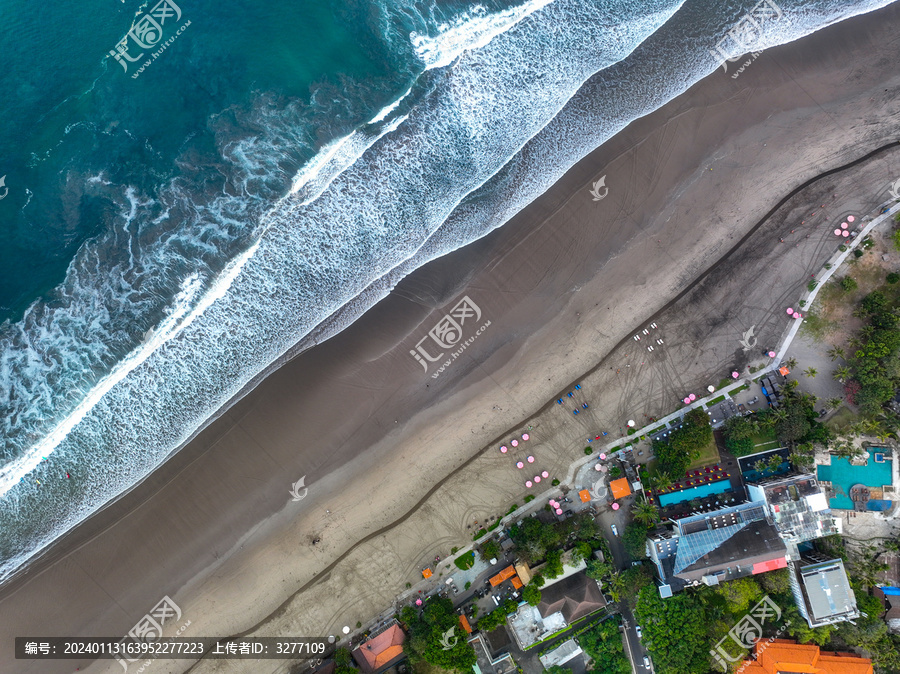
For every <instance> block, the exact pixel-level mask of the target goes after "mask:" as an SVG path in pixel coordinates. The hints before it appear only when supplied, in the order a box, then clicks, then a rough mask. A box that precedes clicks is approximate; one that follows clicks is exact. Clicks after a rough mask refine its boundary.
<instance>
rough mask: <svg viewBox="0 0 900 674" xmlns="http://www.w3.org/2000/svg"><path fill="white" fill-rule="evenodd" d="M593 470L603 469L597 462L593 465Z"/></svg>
mask: <svg viewBox="0 0 900 674" xmlns="http://www.w3.org/2000/svg"><path fill="white" fill-rule="evenodd" d="M594 470H603V466H601V465H600V464H599V463H598V464H595V465H594Z"/></svg>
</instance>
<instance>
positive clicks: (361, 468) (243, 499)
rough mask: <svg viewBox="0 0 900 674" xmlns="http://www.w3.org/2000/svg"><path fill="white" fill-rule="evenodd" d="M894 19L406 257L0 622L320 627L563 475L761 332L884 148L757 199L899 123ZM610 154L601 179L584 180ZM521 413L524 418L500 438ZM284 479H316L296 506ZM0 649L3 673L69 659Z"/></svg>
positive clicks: (782, 64) (779, 58)
mask: <svg viewBox="0 0 900 674" xmlns="http://www.w3.org/2000/svg"><path fill="white" fill-rule="evenodd" d="M897 18H900V9H896V8H887V9H886V10H882V11H880V12H878V13H877V14H874V15H870V16H864V17H859V18H857V19H854V20H851V21H847V22H844V23H842V24H839V25H838V26H835V27H832V28H830V29H827V30H824V31H821V32H820V33H818V34H816V35H813V36H810V37H809V38H806V39H804V40H802V41H800V42H797V43H794V44H791V45H786V46H785V47H783V48H778V49H773V50H769V51H767V52H766V53H765V54H764V55H763V56H762V57H760V58H759V59H758V60H757V61H756V62H754V64H753V66H752V67H751V68H749V69H748V70H747V71H746V72H745V73H743V74H742V75H741V78H740V79H739V80H737V81H733V80H731V79H730V78H728V77H727V76H725V75H723V74H722V73H714V74H713V75H712V76H711V77H710V78H708V79H707V80H705V81H703V82H701V83H699V84H698V85H697V86H695V87H694V88H692V89H691V90H690V91H689V92H687V93H686V94H685V95H684V96H681V97H679V98H678V99H676V100H675V101H673V102H672V103H670V104H669V105H667V106H665V107H664V108H663V109H661V110H659V111H657V112H656V113H654V114H652V115H649V116H648V117H646V118H644V119H642V120H639V121H638V122H635V123H634V124H632V125H631V126H629V127H628V128H627V129H626V130H625V131H623V132H622V133H621V134H619V135H618V136H617V137H616V138H614V139H613V140H611V141H610V142H609V143H607V144H606V145H604V146H602V147H601V148H599V149H598V150H597V151H595V152H594V153H593V154H592V155H590V156H589V157H587V158H586V159H585V160H584V161H582V162H580V163H579V164H578V165H577V166H576V167H574V168H573V169H572V171H570V172H569V173H568V174H567V175H566V176H565V177H564V178H563V179H562V180H561V181H560V182H559V183H557V185H555V186H554V187H553V188H552V189H551V190H550V191H548V193H547V194H545V195H544V196H542V197H541V198H540V199H539V200H538V201H537V202H536V203H535V204H534V205H533V207H531V208H529V209H526V211H524V212H523V213H522V214H520V216H518V217H517V218H515V220H514V221H513V222H511V223H508V225H507V226H505V227H504V228H502V229H501V230H499V231H497V232H495V233H494V234H492V235H491V236H489V237H486V238H485V239H483V240H482V241H480V242H477V243H476V244H473V245H472V246H469V247H467V248H465V249H462V250H460V251H457V252H456V253H454V254H452V255H449V256H447V257H446V258H444V259H442V260H438V261H435V262H434V263H432V264H430V265H428V266H426V267H425V268H423V269H421V270H419V271H418V272H416V273H415V274H413V275H411V276H410V277H409V278H408V279H406V280H405V281H404V282H403V283H401V284H400V286H398V288H397V289H396V291H395V292H394V293H392V295H391V296H390V297H389V298H387V299H386V300H385V301H383V302H382V303H381V304H379V305H378V306H377V307H375V308H374V309H373V310H372V311H370V312H368V313H367V314H366V315H365V316H364V317H363V318H362V319H361V320H359V321H358V322H357V323H356V324H354V325H353V326H352V327H351V328H349V329H348V330H346V331H345V332H343V333H342V334H341V335H339V336H337V337H335V338H334V339H332V340H330V341H328V342H326V343H325V344H323V345H320V346H319V347H317V348H316V349H314V350H312V351H310V352H307V353H306V354H303V355H302V356H300V357H298V358H297V359H295V360H294V361H292V362H291V363H290V364H289V365H287V366H285V367H284V368H282V369H281V370H279V371H278V372H276V373H274V374H273V375H272V376H270V377H269V378H268V379H267V380H266V381H265V382H264V383H263V384H262V385H261V386H260V387H259V388H258V389H257V390H256V391H254V392H253V393H252V394H251V395H249V396H248V397H247V398H245V399H244V400H242V401H241V402H240V403H239V404H238V405H236V406H235V407H233V408H232V409H231V410H230V411H229V412H228V413H227V414H226V415H224V416H223V417H222V418H221V419H219V420H218V421H217V422H216V423H214V424H213V425H211V426H210V427H209V428H208V429H207V430H206V431H204V432H203V433H202V434H201V435H200V436H198V438H197V439H196V440H195V441H194V442H192V443H191V444H190V445H189V446H188V447H187V448H186V449H185V450H183V451H182V452H181V453H180V454H179V455H178V456H176V457H175V458H174V459H173V460H172V461H171V462H170V463H169V464H167V466H166V468H165V469H164V470H162V471H157V474H155V475H154V476H153V477H152V478H151V479H150V480H148V481H147V482H146V483H144V484H143V485H141V487H139V488H138V489H136V490H134V491H133V492H132V493H131V494H129V495H128V496H127V497H126V498H124V499H122V501H120V502H119V503H117V504H116V505H115V506H113V507H111V508H109V509H108V510H107V511H106V512H104V513H103V514H102V515H101V516H100V517H97V518H95V519H94V520H92V521H91V522H89V523H88V525H86V526H85V527H82V528H81V529H80V530H78V531H76V532H75V533H74V534H73V535H72V536H70V537H69V538H68V539H67V540H66V541H64V542H63V543H62V544H61V545H60V546H57V548H56V549H55V550H54V551H53V552H52V553H51V555H49V556H48V557H47V558H46V560H44V562H43V563H40V564H38V565H36V566H35V568H34V570H33V571H32V572H31V573H30V574H28V575H27V576H25V577H24V578H22V579H20V580H19V581H18V582H16V583H14V584H11V585H10V586H8V587H6V588H4V591H3V595H2V598H0V634H2V636H3V638H4V639H7V638H9V637H11V636H14V635H25V634H70V635H77V634H92V635H110V634H113V635H118V634H125V633H126V632H127V631H128V630H129V629H130V628H131V627H132V626H133V625H134V624H135V623H136V622H137V621H138V620H139V619H140V618H141V617H142V616H143V615H144V614H145V613H146V612H147V611H149V610H150V608H151V607H153V606H154V605H155V604H156V603H157V602H158V601H159V599H160V598H162V597H163V596H164V595H168V596H170V597H172V598H173V599H174V600H175V601H176V602H177V603H178V605H179V607H180V608H181V610H182V617H181V619H180V621H179V622H178V623H176V624H167V625H166V634H167V635H170V634H173V633H174V630H175V628H176V627H177V625H180V624H183V623H184V622H186V621H187V620H190V621H191V624H190V626H189V627H188V628H187V630H186V631H185V632H184V634H183V636H222V635H231V634H238V633H254V634H273V635H275V634H277V635H308V636H321V635H326V634H331V633H334V634H337V633H339V631H340V628H341V626H343V625H349V626H351V627H352V626H354V625H355V624H356V623H357V621H361V622H362V623H366V622H367V621H368V620H369V619H371V618H372V617H374V616H376V615H378V614H380V613H382V612H383V611H384V610H385V609H386V608H388V607H390V606H391V605H393V604H395V602H397V601H399V599H398V598H399V597H400V595H402V594H403V593H405V592H406V589H405V586H406V583H408V582H409V583H413V584H415V583H417V582H418V580H419V579H420V578H421V576H420V570H421V568H422V567H424V566H426V565H428V564H429V563H430V562H431V561H432V560H433V559H434V557H435V555H441V556H442V557H446V556H447V555H448V554H449V552H450V548H451V547H453V546H459V547H463V546H464V545H466V544H467V543H468V542H469V541H471V534H472V532H473V531H474V530H475V529H476V528H477V527H478V526H480V525H476V524H475V522H476V521H477V522H479V523H484V522H485V521H487V520H488V519H489V518H491V517H494V516H499V515H503V514H504V513H505V512H506V511H507V509H508V508H509V506H510V505H511V504H512V503H513V502H518V503H522V499H523V497H524V496H525V494H526V493H527V490H526V489H525V487H524V485H523V481H524V479H525V476H523V472H522V471H518V470H517V469H516V468H515V466H514V461H515V460H516V459H517V458H518V457H520V456H523V455H525V453H526V452H527V453H530V454H533V455H534V456H535V457H536V459H537V460H536V462H535V463H534V464H533V467H534V468H535V469H536V471H535V472H537V471H539V470H547V471H548V472H549V473H550V474H551V477H553V476H558V477H561V478H562V477H565V475H566V474H567V472H568V470H569V467H570V464H571V462H572V461H573V460H576V459H578V458H582V457H583V452H582V448H583V447H584V445H585V439H586V437H588V435H593V434H596V433H598V432H599V431H600V430H607V431H609V432H610V434H611V436H612V435H614V434H616V433H618V432H619V428H620V427H622V426H624V421H625V420H626V419H627V418H635V419H638V420H642V419H644V416H643V415H647V416H661V415H663V414H666V413H668V412H670V411H672V410H673V409H674V407H675V406H676V404H677V401H678V399H680V398H681V397H683V395H684V394H685V393H686V392H691V391H696V392H697V393H700V392H701V390H702V389H705V387H706V386H707V385H708V384H710V383H712V384H717V383H718V381H719V380H720V379H721V378H722V377H724V376H726V375H727V373H728V372H729V371H730V370H731V369H732V368H743V367H744V365H746V364H747V363H748V362H750V361H751V360H752V359H754V358H756V357H757V355H758V354H756V353H754V352H753V350H747V351H745V350H744V349H743V347H742V346H741V343H740V342H741V340H742V338H743V335H744V334H745V332H746V331H747V330H748V328H750V327H751V326H754V330H755V336H756V337H757V339H758V347H757V348H758V351H760V352H761V351H762V348H767V347H768V346H769V345H770V344H771V345H774V343H775V342H776V341H777V340H778V338H779V337H780V335H781V334H782V332H783V330H784V328H785V327H786V320H787V318H786V315H785V312H784V307H785V306H788V305H789V304H790V303H791V302H793V301H794V300H795V299H796V298H797V297H799V294H800V292H801V291H802V289H803V288H804V287H805V285H806V279H808V277H809V275H810V273H812V272H814V271H815V270H817V269H818V268H819V267H820V266H821V264H822V263H823V262H824V260H825V259H826V258H827V257H828V256H829V255H830V254H831V253H832V252H833V250H834V248H835V247H836V245H837V242H836V240H835V239H834V237H833V236H830V235H829V230H830V229H833V227H834V221H835V219H838V221H839V219H840V218H842V217H843V216H845V215H846V214H849V213H860V212H864V211H867V210H868V209H869V208H871V207H872V206H873V205H874V204H876V203H878V202H879V201H881V200H883V199H884V198H885V197H886V195H887V188H888V185H889V184H890V183H891V182H893V180H894V179H895V177H897V176H900V151H898V150H897V149H893V148H891V149H887V150H884V151H882V152H880V153H879V154H877V155H876V156H875V157H873V158H871V159H870V160H868V161H866V162H864V163H862V164H859V165H857V166H855V167H851V168H847V169H846V170H843V171H841V172H839V173H836V174H834V175H831V176H828V177H825V178H822V179H821V180H818V181H816V182H814V183H813V184H811V185H810V186H809V187H807V188H806V189H804V190H802V191H800V192H798V193H797V194H795V195H793V196H791V197H790V198H789V199H788V200H787V202H786V203H784V204H782V205H781V206H780V208H778V209H777V211H775V212H774V213H771V214H770V213H769V211H770V209H772V207H773V206H775V205H776V204H778V202H779V201H780V200H781V199H782V198H784V197H785V196H787V195H789V194H790V192H791V191H792V190H793V189H794V188H796V187H798V186H801V185H802V184H803V183H804V182H805V181H807V180H809V179H811V178H813V177H815V176H817V175H819V174H821V173H822V172H824V171H828V170H830V169H834V168H836V167H840V166H842V165H844V164H847V163H849V162H852V161H854V160H856V159H858V158H859V157H861V156H863V155H865V154H866V153H868V152H870V151H872V150H875V149H876V148H879V147H882V146H885V145H886V144H888V143H890V142H891V141H895V140H896V124H895V122H894V121H893V120H894V119H896V115H897V113H898V111H900V104H898V103H897V102H896V98H897V97H896V94H897V91H898V90H900V77H897V76H896V75H895V67H894V62H895V61H894V58H893V57H894V55H895V52H896V47H895V45H896V38H895V36H894V35H893V34H892V30H891V26H892V25H895V23H894V22H896V20H897ZM602 175H608V176H610V179H609V180H607V185H609V187H610V192H609V195H608V197H607V198H606V199H604V200H603V201H601V202H594V201H592V200H591V198H590V195H589V193H588V188H589V186H590V183H591V182H592V181H593V180H596V179H597V178H599V177H600V176H602ZM613 176H622V177H625V176H627V179H620V180H616V179H613ZM835 195H836V196H835ZM829 199H830V200H831V201H830V202H829V201H828V200H829ZM820 204H827V208H826V209H824V210H823V209H821V207H820ZM813 212H815V213H816V214H817V215H816V216H813V215H811V213H813ZM760 223H761V224H760ZM801 223H803V224H801ZM791 230H795V231H794V232H791ZM750 232H752V233H750ZM748 233H750V235H749V237H748V238H747V239H746V240H745V241H741V239H742V237H744V236H745V234H748ZM807 235H809V238H806V237H807ZM829 236H830V238H829ZM781 238H784V239H785V242H784V243H781V242H780V240H779V239H781ZM739 243H740V246H739V247H738V248H737V249H736V250H735V246H736V245H737V244H739ZM463 295H467V296H468V297H470V298H471V300H473V301H474V302H475V303H477V305H478V306H479V308H480V310H481V312H482V316H481V319H480V322H479V323H478V324H475V323H466V324H465V326H464V336H465V337H466V338H468V337H471V336H473V335H474V331H475V327H477V325H480V324H483V323H484V322H486V321H490V323H491V325H490V326H489V327H488V328H487V329H486V330H485V331H484V332H483V334H481V335H479V336H478V337H477V339H476V340H475V341H474V342H472V344H471V345H470V346H468V347H467V349H466V351H465V352H464V353H463V354H462V356H461V357H460V358H459V359H457V360H456V361H454V362H453V363H452V364H451V365H450V367H448V368H447V370H446V371H445V372H444V373H442V374H441V376H440V377H439V378H437V379H433V378H431V377H430V376H429V374H430V373H433V372H434V369H435V368H434V366H432V369H431V370H430V371H429V374H426V373H425V372H424V371H423V369H422V368H421V366H420V365H419V364H418V363H416V361H415V360H414V359H413V358H412V357H411V356H410V355H409V351H410V349H413V348H415V345H416V343H417V342H418V341H419V340H420V339H421V338H422V337H424V336H425V335H426V334H427V332H428V330H429V329H430V328H431V327H432V326H433V325H434V324H435V323H437V321H438V320H439V319H440V318H441V317H442V316H443V315H444V314H445V313H447V312H448V311H449V310H450V309H451V307H453V306H454V305H455V304H456V302H457V301H458V299H459V298H460V297H461V296H463ZM651 320H655V321H656V322H657V323H658V324H659V326H660V328H659V333H660V335H661V336H662V338H663V339H664V342H665V344H664V346H662V347H660V348H658V349H655V350H654V351H653V352H652V353H651V352H648V351H647V350H646V347H645V346H644V345H643V341H642V342H641V343H640V344H638V343H636V342H634V341H633V340H632V339H631V335H632V334H634V333H635V332H637V331H638V330H639V329H641V328H643V327H644V326H645V325H646V324H647V323H648V322H650V321H651ZM470 326H471V327H470ZM820 376H821V375H820ZM575 381H580V382H581V384H582V390H581V391H580V392H579V397H580V398H579V399H580V401H582V402H588V403H589V405H590V407H589V409H588V410H585V411H584V412H583V413H581V414H579V415H578V416H577V417H575V416H574V415H573V414H572V413H571V410H570V409H567V407H563V406H558V405H556V403H555V402H554V401H555V400H556V398H558V397H559V396H560V395H563V394H564V393H565V391H567V390H570V388H571V387H570V384H571V383H572V382H575ZM527 428H530V434H531V437H532V439H531V440H529V441H528V442H527V443H523V445H522V446H520V447H519V448H518V449H517V450H516V451H515V452H510V453H509V454H507V455H503V454H501V453H500V452H499V451H498V449H497V448H498V446H499V444H500V443H501V442H503V441H508V440H511V439H512V438H513V437H514V436H517V435H520V434H521V433H522V432H523V431H524V430H525V429H527ZM303 475H305V476H306V485H307V487H308V492H305V493H306V496H305V497H304V498H303V499H302V500H301V501H299V502H292V501H291V496H290V494H289V490H290V488H291V484H292V483H293V482H295V481H296V480H297V479H299V478H300V477H301V476H303ZM313 539H321V542H320V543H319V544H317V545H312V540H313ZM439 573H440V572H439ZM438 582H440V579H439V581H438ZM62 597H64V600H61V598H62ZM9 658H10V655H9V654H8V652H7V651H4V654H2V655H0V660H2V667H0V668H2V670H3V671H4V672H40V673H41V674H44V673H46V674H55V673H56V672H71V671H73V670H74V669H75V666H77V665H73V663H71V662H65V661H45V662H41V663H28V662H25V661H18V662H12V661H10V659H9ZM78 664H80V665H81V670H82V671H90V672H101V671H110V672H113V671H121V667H120V666H119V665H118V664H116V663H115V662H112V663H110V662H106V663H100V662H98V663H94V664H89V663H86V662H85V663H78ZM288 666H289V665H288V663H284V662H279V661H271V660H270V661H261V662H256V661H209V662H203V663H200V664H199V665H197V666H196V667H194V669H193V671H198V672H201V671H202V672H226V671H227V672H254V673H263V672H283V671H286V670H287V668H288ZM186 668H187V665H186V664H184V663H178V662H173V661H162V660H158V661H155V662H153V664H152V665H151V666H150V667H148V668H147V669H145V670H144V671H150V672H169V671H172V672H175V671H184V670H185V669H186ZM132 669H133V670H134V671H137V667H136V666H132V668H129V671H132Z"/></svg>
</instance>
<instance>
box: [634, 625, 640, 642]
mask: <svg viewBox="0 0 900 674" xmlns="http://www.w3.org/2000/svg"><path fill="white" fill-rule="evenodd" d="M634 631H635V632H637V635H638V639H640V638H641V626H640V625H635V626H634Z"/></svg>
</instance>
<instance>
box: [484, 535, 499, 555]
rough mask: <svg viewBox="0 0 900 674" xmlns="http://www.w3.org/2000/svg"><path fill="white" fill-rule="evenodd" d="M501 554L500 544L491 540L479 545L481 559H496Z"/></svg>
mask: <svg viewBox="0 0 900 674" xmlns="http://www.w3.org/2000/svg"><path fill="white" fill-rule="evenodd" d="M501 554H502V551H501V550H500V544H499V543H498V542H497V541H495V540H494V539H493V538H492V539H491V540H489V541H485V542H484V543H483V544H482V545H481V558H482V559H498V558H499V557H500V555H501Z"/></svg>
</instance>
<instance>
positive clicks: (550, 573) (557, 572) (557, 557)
mask: <svg viewBox="0 0 900 674" xmlns="http://www.w3.org/2000/svg"><path fill="white" fill-rule="evenodd" d="M542 570H543V573H544V575H545V576H546V577H547V578H550V579H551V580H552V579H553V578H559V577H560V576H561V575H562V574H563V563H562V550H558V549H557V550H550V551H548V552H547V555H546V557H545V562H544V568H543V569H542Z"/></svg>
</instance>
